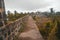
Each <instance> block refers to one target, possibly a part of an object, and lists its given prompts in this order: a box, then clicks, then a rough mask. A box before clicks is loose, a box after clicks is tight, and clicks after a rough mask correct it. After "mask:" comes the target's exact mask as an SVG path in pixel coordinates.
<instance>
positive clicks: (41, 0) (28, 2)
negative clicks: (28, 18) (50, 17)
mask: <svg viewBox="0 0 60 40" xmlns="http://www.w3.org/2000/svg"><path fill="white" fill-rule="evenodd" d="M4 1H5V7H6V11H7V10H10V11H11V12H13V11H14V10H17V11H18V12H32V11H42V12H43V11H49V8H54V11H60V0H4Z"/></svg>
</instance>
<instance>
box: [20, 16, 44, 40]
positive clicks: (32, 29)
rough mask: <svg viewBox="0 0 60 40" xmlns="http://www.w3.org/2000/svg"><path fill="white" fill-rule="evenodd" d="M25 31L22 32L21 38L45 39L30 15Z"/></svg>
mask: <svg viewBox="0 0 60 40" xmlns="http://www.w3.org/2000/svg"><path fill="white" fill-rule="evenodd" d="M25 22H26V26H25V31H26V32H23V33H21V34H20V36H19V37H20V40H43V38H42V36H41V34H40V32H39V31H38V28H37V26H36V24H35V21H34V20H33V19H32V17H31V16H29V17H28V18H27V19H26V21H25Z"/></svg>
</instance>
